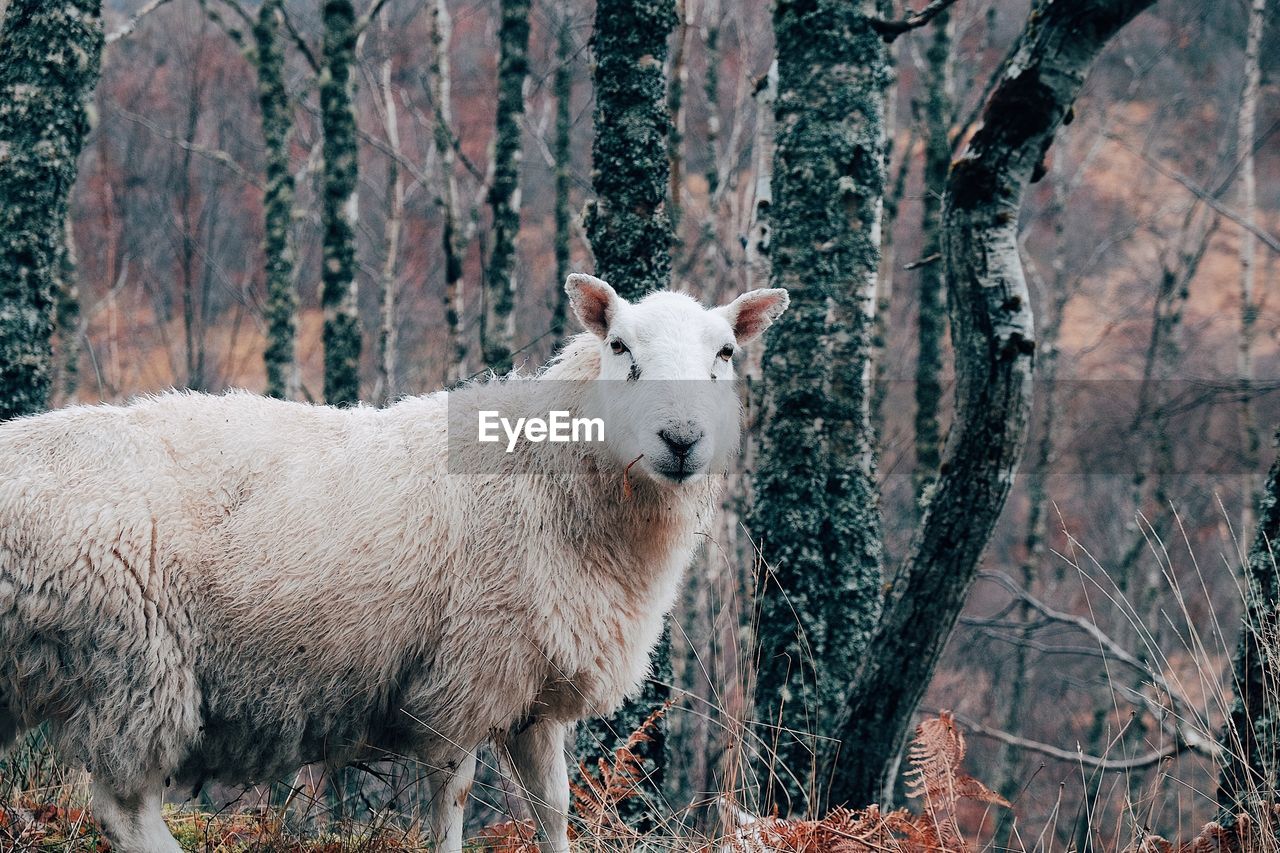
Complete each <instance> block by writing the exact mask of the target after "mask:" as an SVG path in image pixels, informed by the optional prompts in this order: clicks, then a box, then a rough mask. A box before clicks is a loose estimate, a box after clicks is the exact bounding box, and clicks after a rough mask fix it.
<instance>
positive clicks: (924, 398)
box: [912, 12, 951, 513]
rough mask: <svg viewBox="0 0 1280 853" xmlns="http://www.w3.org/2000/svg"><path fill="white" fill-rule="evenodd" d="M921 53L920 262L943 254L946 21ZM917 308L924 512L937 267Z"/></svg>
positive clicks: (935, 406)
mask: <svg viewBox="0 0 1280 853" xmlns="http://www.w3.org/2000/svg"><path fill="white" fill-rule="evenodd" d="M931 26H932V30H931V33H930V39H929V48H928V50H927V51H926V52H925V74H924V80H923V84H924V88H925V94H924V97H923V99H922V101H923V103H922V105H921V106H922V109H921V113H922V114H923V119H924V145H925V148H924V199H923V201H922V202H921V211H922V212H921V221H920V233H921V238H922V242H923V245H924V248H923V250H922V257H925V258H932V257H934V256H937V255H940V254H941V252H942V239H941V238H942V233H941V232H942V194H943V192H944V191H945V190H946V184H947V170H948V169H949V168H950V167H951V15H950V13H948V12H943V13H941V14H940V15H938V17H937V18H935V19H934V21H933V24H932V25H931ZM918 288H919V289H918V291H917V293H918V297H919V298H918V299H917V302H918V303H919V306H920V309H919V311H920V313H919V319H918V321H917V327H916V341H917V344H918V346H919V355H918V357H917V359H916V383H915V395H916V420H915V428H916V436H915V438H916V441H915V450H916V467H915V470H914V471H913V472H912V481H913V484H914V486H915V498H916V510H917V513H919V512H921V511H923V509H924V504H925V502H926V500H927V499H928V491H929V488H930V487H931V486H932V484H933V482H934V480H935V479H936V478H937V476H938V466H939V465H940V464H941V463H942V424H941V408H942V343H943V337H944V336H945V335H946V333H947V303H946V285H945V281H944V278H943V268H942V264H941V263H938V262H936V261H935V262H932V263H927V264H925V265H924V266H922V267H920V269H919V273H918Z"/></svg>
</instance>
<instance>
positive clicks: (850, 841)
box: [727, 711, 1200, 853]
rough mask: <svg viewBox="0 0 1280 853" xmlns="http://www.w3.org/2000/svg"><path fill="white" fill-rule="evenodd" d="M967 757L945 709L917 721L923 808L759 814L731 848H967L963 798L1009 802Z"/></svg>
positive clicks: (915, 767) (787, 852)
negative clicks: (961, 821)
mask: <svg viewBox="0 0 1280 853" xmlns="http://www.w3.org/2000/svg"><path fill="white" fill-rule="evenodd" d="M964 755H965V742H964V734H963V733H962V732H961V731H960V729H959V728H958V727H957V726H956V724H955V720H954V719H953V718H952V716H951V714H950V712H948V711H943V712H942V713H941V714H940V715H939V716H937V717H934V718H931V719H928V720H925V721H924V722H923V723H921V724H920V725H919V726H917V727H916V735H915V740H914V741H913V742H912V744H911V751H910V753H909V760H910V762H911V769H910V770H909V771H908V772H907V780H908V794H909V795H910V796H912V797H916V798H919V799H920V800H921V813H920V814H918V815H915V814H912V813H911V812H909V811H907V810H906V809H897V810H895V811H891V812H882V811H881V810H880V809H879V807H877V806H871V807H869V808H866V809H861V810H859V811H852V810H850V809H843V808H841V809H836V810H834V811H832V812H831V813H830V814H828V815H827V816H826V817H824V818H823V819H822V820H785V819H782V818H756V819H753V820H749V821H746V822H744V823H743V824H742V825H741V826H740V827H739V828H738V830H737V831H736V832H735V833H734V835H733V837H731V838H730V839H728V844H727V848H728V849H729V850H732V851H734V853H774V851H784V853H873V851H874V853H968V851H969V847H968V845H967V844H966V842H965V840H964V838H963V836H962V835H961V833H960V829H959V826H958V825H957V823H956V817H955V812H956V806H957V805H958V804H959V803H960V802H961V801H962V800H968V801H974V802H980V803H990V804H994V805H1000V806H1006V807H1007V806H1008V805H1009V803H1008V801H1006V800H1005V799H1004V798H1003V797H1001V796H1000V795H999V794H996V793H995V792H994V791H992V790H991V789H990V788H988V787H987V786H986V785H983V784H982V783H981V782H979V781H978V780H977V779H975V778H973V777H972V776H969V775H967V774H965V773H963V772H962V771H961V770H960V763H961V761H962V760H963V759H964ZM1196 853H1200V851H1196Z"/></svg>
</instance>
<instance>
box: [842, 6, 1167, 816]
mask: <svg viewBox="0 0 1280 853" xmlns="http://www.w3.org/2000/svg"><path fill="white" fill-rule="evenodd" d="M1152 2H1153V0H1077V2H1063V0H1058V1H1057V2H1054V0H1047V2H1040V3H1037V4H1036V5H1035V7H1034V8H1033V10H1032V13H1031V15H1030V16H1029V18H1028V20H1027V24H1026V26H1025V28H1024V29H1023V32H1022V34H1021V35H1020V36H1019V39H1018V42H1017V43H1016V44H1015V46H1014V49H1013V51H1012V53H1011V54H1010V57H1009V59H1008V60H1007V61H1006V63H1005V64H1004V65H1003V66H1002V67H1001V69H1000V70H999V71H998V72H997V73H998V74H999V75H1000V76H999V83H998V84H997V85H996V86H995V88H994V90H993V91H992V94H991V97H990V98H989V99H988V101H987V104H986V107H985V109H984V114H983V125H982V128H981V129H980V130H979V131H978V132H977V133H976V134H975V135H974V137H973V139H972V140H971V141H970V143H969V147H968V150H967V151H966V153H965V154H964V155H963V156H962V157H961V158H960V159H959V160H957V161H956V163H955V164H954V165H953V166H952V169H951V175H950V178H949V179H948V181H947V194H946V198H945V199H944V202H943V243H942V253H943V263H944V264H945V269H946V274H947V282H948V285H949V288H948V289H949V294H948V295H949V298H948V304H949V306H950V317H951V329H952V338H953V343H954V350H955V354H956V355H955V357H956V380H957V385H956V419H955V425H954V426H953V427H952V433H951V436H950V438H949V440H948V443H947V449H946V453H945V454H944V458H943V463H942V467H941V474H940V476H939V480H938V483H937V486H936V489H935V491H934V493H933V497H932V499H931V500H930V502H929V505H928V507H927V508H926V511H925V516H924V520H923V522H922V528H921V530H920V532H919V533H918V534H917V535H916V538H915V539H914V541H913V542H912V546H911V551H910V556H909V557H908V559H907V561H906V563H905V565H904V567H903V569H902V571H900V572H899V573H898V575H897V576H896V577H895V579H894V586H893V589H892V590H891V591H890V594H889V597H888V599H887V601H886V605H885V614H884V617H883V618H882V619H881V621H880V625H879V628H878V630H877V631H876V636H875V640H874V642H873V643H872V645H871V653H870V654H869V655H868V656H867V657H866V658H865V660H864V662H863V665H862V667H861V668H860V670H859V672H858V673H857V677H856V678H855V679H854V682H853V687H852V690H851V691H850V693H849V695H848V698H847V700H846V703H845V708H844V715H845V719H844V722H843V725H842V726H841V728H840V740H841V741H842V742H843V751H842V755H841V759H840V760H841V762H842V766H844V767H845V768H847V772H845V773H842V774H841V775H840V777H839V782H840V784H839V786H838V787H837V788H835V789H833V791H832V801H833V802H836V803H849V804H851V805H865V804H868V803H872V802H879V801H881V800H882V799H884V796H885V788H886V782H887V781H888V780H887V779H886V778H885V777H886V770H887V769H888V768H889V767H890V766H891V765H892V764H893V761H894V757H895V756H896V755H897V753H898V751H899V749H900V748H901V746H902V743H903V740H904V738H905V737H906V735H907V733H908V731H909V730H910V728H911V723H912V716H913V714H914V713H915V710H916V707H917V706H918V704H919V702H920V698H921V696H922V695H923V694H924V690H925V687H926V686H927V685H928V683H929V679H930V677H931V676H932V674H933V671H934V667H935V666H936V665H937V661H938V658H939V656H940V655H941V653H942V649H943V646H944V644H945V643H946V640H947V637H948V636H949V635H950V633H951V629H952V627H953V626H954V624H955V620H956V618H957V616H959V613H960V610H961V608H962V607H963V605H964V600H965V597H966V595H967V593H968V591H969V587H970V585H971V584H972V582H973V578H974V575H975V573H976V570H977V567H978V562H979V560H980V559H981V557H982V553H983V550H984V549H985V548H986V544H987V541H988V540H989V538H990V536H991V531H992V529H993V528H994V527H995V523H996V520H997V518H998V517H999V515H1000V512H1001V510H1002V509H1003V508H1004V503H1005V500H1006V498H1007V497H1008V494H1009V488H1010V486H1011V485H1012V482H1013V477H1014V474H1015V472H1016V470H1017V466H1018V462H1019V461H1020V459H1021V458H1022V450H1023V445H1024V443H1025V441H1026V433H1027V420H1028V414H1029V412H1030V408H1031V394H1032V385H1031V378H1032V361H1033V355H1034V352H1035V338H1034V332H1033V322H1032V316H1031V309H1030V305H1029V300H1028V295H1027V285H1026V280H1025V278H1024V277H1023V272H1022V264H1021V262H1020V260H1019V257H1018V246H1017V219H1018V217H1017V212H1018V210H1019V208H1020V207H1021V204H1022V194H1023V190H1024V189H1025V187H1026V185H1027V183H1028V182H1029V181H1031V180H1033V179H1036V178H1038V177H1039V176H1040V173H1041V170H1042V168H1043V167H1042V165H1041V163H1042V160H1043V158H1044V155H1045V153H1046V151H1047V149H1048V147H1049V145H1050V144H1051V143H1052V141H1053V136H1054V133H1055V131H1056V130H1057V128H1058V126H1059V124H1061V122H1062V120H1063V118H1064V117H1065V116H1066V114H1067V111H1068V110H1069V109H1070V107H1071V104H1072V103H1073V102H1074V101H1075V98H1076V96H1077V94H1078V93H1079V91H1080V87H1081V86H1082V85H1083V83H1084V78H1085V75H1086V73H1087V72H1088V70H1089V68H1090V66H1091V65H1092V64H1093V61H1094V59H1095V58H1096V57H1097V55H1098V54H1099V52H1101V50H1102V48H1103V47H1104V46H1105V45H1106V43H1107V41H1108V40H1109V39H1110V38H1111V37H1112V36H1113V35H1114V34H1115V33H1116V32H1118V31H1119V30H1120V29H1121V28H1122V27H1123V26H1124V25H1125V24H1126V23H1128V22H1129V21H1130V20H1131V19H1132V18H1133V17H1134V16H1135V15H1136V14H1137V13H1138V12H1140V11H1141V10H1142V9H1144V8H1146V7H1147V6H1149V5H1151V3H1152Z"/></svg>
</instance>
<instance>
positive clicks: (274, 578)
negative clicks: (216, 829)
mask: <svg viewBox="0 0 1280 853" xmlns="http://www.w3.org/2000/svg"><path fill="white" fill-rule="evenodd" d="M566 288H567V289H568V292H569V295H570V299H571V304H572V306H573V309H574V312H575V313H576V314H577V316H578V318H579V319H580V320H581V322H582V323H583V324H584V326H585V327H586V329H587V330H588V331H587V333H585V334H581V335H578V336H577V337H575V338H573V339H571V340H570V341H569V342H568V344H567V346H566V347H565V348H564V350H563V351H562V352H561V353H560V355H559V356H558V357H557V358H556V359H555V360H554V361H553V362H552V363H551V364H550V365H549V366H548V367H547V368H545V369H544V370H543V371H542V372H541V373H540V374H539V375H538V376H537V377H535V378H534V379H533V380H531V381H527V380H517V379H507V380H504V381H489V382H482V383H473V384H471V385H469V386H464V387H463V388H461V389H459V390H455V391H451V392H449V393H447V394H446V393H444V392H441V393H437V394H432V395H428V396H424V397H414V398H409V399H405V400H402V401H400V402H398V403H396V404H395V405H393V406H391V407H389V408H386V409H372V408H363V407H362V408H354V409H337V408H331V407H327V406H312V405H305V404H300V403H290V402H282V401H279V400H272V399H266V398H263V397H257V396H253V395H250V394H246V393H233V394H228V395H225V396H208V395H203V394H189V393H170V394H164V395H161V396H157V397H151V398H147V399H144V400H140V401H138V402H135V403H132V404H130V405H127V406H123V407H118V406H93V407H82V406H78V407H72V408H68V409H63V410H60V411H55V412H49V413H47V414H43V415H38V416H35V417H30V418H24V419H21V420H16V421H11V422H9V423H6V424H3V425H0V745H2V744H8V743H10V742H12V740H13V739H14V738H15V737H16V736H17V735H18V734H19V733H20V732H22V731H23V730H26V729H29V728H31V727H33V726H35V725H37V724H39V723H41V722H45V721H47V722H48V723H49V724H50V727H51V733H52V738H53V742H54V745H55V747H56V749H57V751H58V753H59V755H60V756H61V757H62V758H63V759H64V760H66V761H78V762H83V764H84V765H85V766H86V767H87V768H88V769H89V770H90V772H91V774H92V779H93V789H92V793H93V809H94V813H95V815H96V817H97V818H98V820H99V822H100V823H101V824H102V825H103V828H104V830H105V832H106V834H107V836H108V837H109V838H110V839H111V841H112V843H113V844H114V846H115V849H117V850H120V851H125V853H152V851H157V853H158V851H175V850H177V849H178V847H177V844H176V842H175V841H174V840H173V838H172V836H171V835H170V834H169V833H168V831H167V830H166V828H165V825H164V822H163V820H162V817H161V803H162V799H163V796H164V791H165V787H166V786H167V785H169V784H170V783H173V784H179V785H191V786H196V787H198V786H199V785H200V784H201V783H203V782H204V781H206V780H214V779H217V780H222V781H226V782H232V783H237V784H239V783H249V782H255V781H269V780H273V779H277V778H281V777H284V776H286V775H288V774H289V773H291V772H292V771H295V770H296V769H297V768H298V767H300V766H301V765H303V764H306V763H311V762H326V763H328V764H329V765H332V766H341V765H344V764H346V763H349V762H353V761H361V760H377V759H380V758H385V757H388V756H392V755H407V756H412V757H414V758H416V759H418V760H420V761H421V762H422V763H423V765H425V766H427V767H430V768H432V769H433V772H432V774H431V777H430V780H429V784H430V786H431V792H432V803H433V805H432V810H431V820H430V823H431V831H432V832H433V834H434V837H435V839H436V842H437V845H438V849H440V850H442V851H447V852H448V853H457V851H460V850H461V848H462V826H463V823H462V812H463V805H464V803H465V801H466V798H467V795H468V792H469V789H470V785H471V780H472V775H473V770H474V765H475V757H474V756H475V750H476V748H477V747H478V746H479V745H481V744H482V743H484V742H485V741H486V740H487V739H490V738H493V739H494V740H495V741H496V742H497V743H498V744H499V746H500V747H501V748H502V749H503V750H504V753H505V755H506V756H508V757H509V762H508V763H509V765H510V767H511V768H512V769H513V770H514V776H515V779H514V781H516V782H517V784H518V785H519V786H520V788H521V789H522V790H523V791H524V793H525V795H526V797H527V799H528V801H529V803H530V805H531V807H532V811H533V813H534V816H535V818H536V820H537V822H538V825H539V827H540V831H541V837H542V841H541V845H542V849H543V850H547V851H557V853H562V851H566V850H568V837H567V828H566V812H567V810H568V805H569V802H568V800H569V791H568V781H567V773H566V765H565V752H564V740H565V735H566V730H567V729H566V727H567V726H569V725H571V724H572V723H573V722H574V721H577V720H580V719H582V718H585V717H589V716H594V715H598V714H603V713H606V712H609V711H611V710H613V709H614V708H616V707H617V706H618V705H619V704H620V703H621V702H622V701H623V699H624V698H625V697H626V696H627V695H628V694H629V693H630V692H632V691H633V690H634V689H635V688H636V687H637V686H638V685H639V684H640V682H641V681H642V679H643V678H644V677H645V675H646V672H647V667H648V661H649V655H650V652H651V650H652V648H653V646H654V645H655V643H656V641H657V638H658V635H659V632H660V628H661V623H662V619H663V616H664V614H665V613H666V612H667V611H668V610H669V609H670V607H671V606H672V603H673V601H674V598H675V595H676V591H677V586H678V584H679V582H680V578H681V575H682V573H683V571H684V569H685V567H686V565H687V564H688V563H689V561H690V558H691V556H692V554H693V551H694V548H695V545H696V540H697V532H698V531H699V530H700V529H705V527H706V525H707V524H708V522H709V520H710V516H711V514H712V513H713V511H714V507H715V506H716V493H717V489H718V487H719V483H720V481H722V480H723V477H722V476H720V475H721V474H722V472H723V471H724V469H725V466H726V464H727V460H728V458H729V457H730V455H731V454H732V453H733V452H734V450H735V448H736V444H737V432H738V411H737V406H736V397H733V396H732V395H729V402H727V403H726V402H725V398H724V397H723V396H722V395H717V394H707V393H704V392H703V391H698V392H696V393H695V392H692V389H694V388H695V387H701V386H714V387H719V388H725V389H728V388H731V383H730V382H729V381H728V380H731V379H732V365H731V361H730V359H731V356H732V354H733V352H734V350H735V348H736V347H737V346H738V345H740V344H743V343H746V342H748V341H750V340H753V339H755V338H757V337H758V336H759V335H760V334H761V332H762V331H763V330H764V329H765V328H766V327H767V326H768V325H769V324H770V323H771V322H772V321H773V320H774V319H775V318H776V317H777V316H778V315H779V314H781V313H782V311H783V310H784V309H785V308H786V305H787V295H786V292H785V291H782V290H758V291H753V292H751V293H747V294H744V295H743V296H740V297H739V298H738V299H736V300H734V301H733V302H732V303H731V304H729V305H726V306H722V307H719V308H716V309H714V310H707V309H704V308H703V307H702V306H700V305H699V304H698V303H697V302H695V301H694V300H693V299H690V298H689V297H687V296H684V295H680V294H676V293H669V292H661V293H655V294H652V295H650V296H648V297H646V298H645V299H644V300H642V301H640V302H637V303H635V304H631V303H628V302H626V301H625V300H623V299H621V298H619V297H618V295H617V294H616V293H615V292H614V290H613V289H612V288H611V287H610V286H609V285H608V284H606V283H604V282H603V281H600V280H599V279H595V278H592V277H590V276H585V275H573V276H570V277H569V280H568V282H567V284H566ZM636 378H643V379H650V380H667V381H666V382H658V383H646V382H631V381H629V380H632V379H636ZM688 380H698V382H688ZM641 389H645V390H644V391H643V393H642V391H641ZM648 389H654V390H648ZM717 401H718V402H717ZM495 403H497V404H498V405H500V406H501V407H502V408H503V410H504V412H506V413H531V412H534V411H543V412H544V414H545V411H546V410H547V409H548V408H562V409H564V410H568V411H572V412H585V411H588V410H589V411H592V412H594V413H596V414H600V415H603V416H604V418H605V420H606V428H607V430H608V431H607V432H606V441H605V442H603V443H577V444H573V443H568V444H551V443H541V444H537V445H533V444H529V443H527V442H526V443H524V444H523V445H522V446H521V448H520V449H518V450H517V451H516V452H514V453H510V454H508V453H506V452H505V447H503V446H502V445H501V444H499V445H491V444H485V445H481V444H479V443H477V442H475V441H474V440H470V439H469V438H468V436H467V435H466V434H465V433H466V429H465V428H464V427H462V426H459V424H460V423H462V420H460V419H459V416H458V413H459V412H463V413H467V412H473V411H474V410H475V409H476V407H477V406H478V405H493V404H495ZM451 415H452V417H451ZM726 425H727V427H728V428H726ZM473 431H474V427H473ZM637 460H638V461H637ZM628 468H629V470H625V471H624V469H628ZM624 479H625V480H626V481H627V484H626V487H625V488H624V486H623V481H624Z"/></svg>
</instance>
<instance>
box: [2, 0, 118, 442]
mask: <svg viewBox="0 0 1280 853" xmlns="http://www.w3.org/2000/svg"><path fill="white" fill-rule="evenodd" d="M102 38H103V36H102V21H101V2H100V0H56V2H53V1H52V0H12V3H11V4H10V5H9V8H8V9H7V10H6V11H5V14H4V20H3V29H2V30H0V43H3V44H4V50H3V51H0V419H3V420H7V419H9V418H13V417H18V416H19V415H27V414H31V413H33V412H38V411H40V410H41V409H43V408H44V407H45V406H46V405H47V404H48V400H49V392H50V383H51V379H52V372H53V371H52V359H53V351H52V346H53V343H52V336H53V325H54V317H55V312H56V307H55V305H56V283H57V278H58V269H57V267H58V261H59V257H60V253H61V252H62V251H63V248H64V246H63V241H64V239H65V235H66V231H65V223H66V217H67V196H68V194H69V192H70V190H71V185H72V184H73V183H74V182H75V177H76V158H77V157H78V156H79V154H80V148H81V146H82V145H83V143H84V137H85V134H86V133H87V132H88V130H89V116H88V111H87V110H86V102H87V101H88V99H89V97H91V95H92V92H93V87H94V85H95V83H96V82H97V79H98V67H99V61H100V59H101V55H102Z"/></svg>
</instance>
